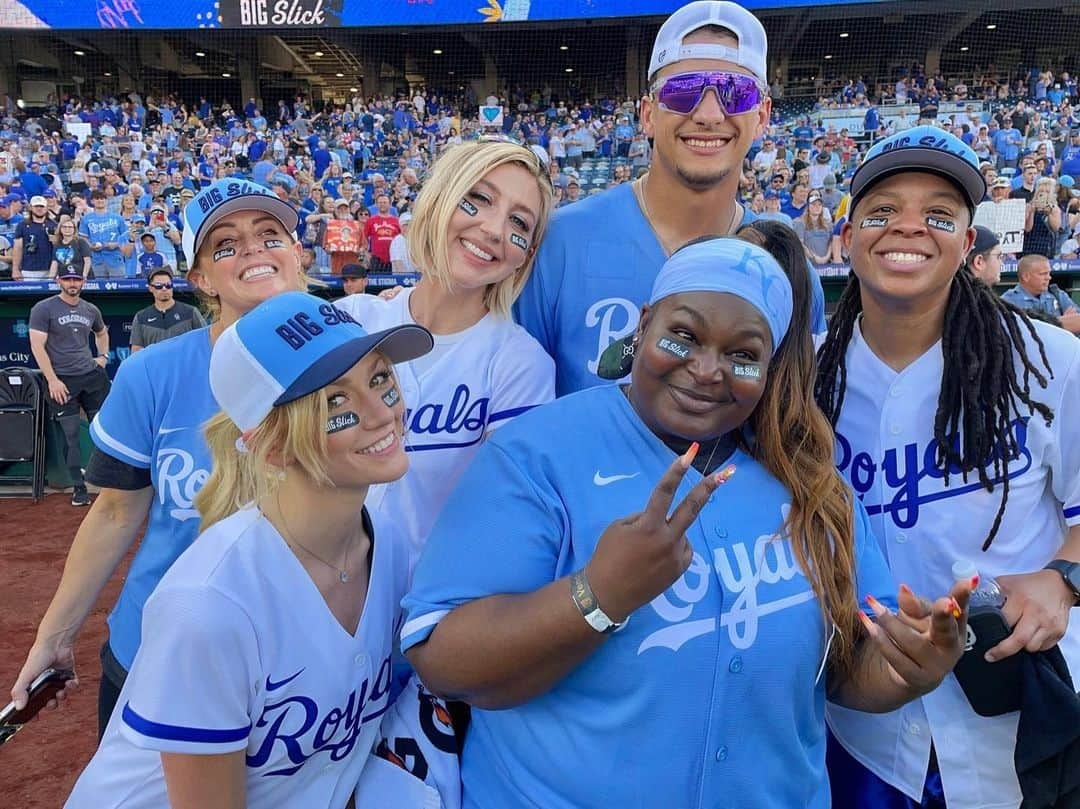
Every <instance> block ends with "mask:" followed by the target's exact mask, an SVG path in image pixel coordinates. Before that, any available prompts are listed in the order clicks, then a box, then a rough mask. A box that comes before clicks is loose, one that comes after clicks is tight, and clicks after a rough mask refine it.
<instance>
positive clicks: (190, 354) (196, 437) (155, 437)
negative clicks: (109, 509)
mask: <svg viewBox="0 0 1080 809" xmlns="http://www.w3.org/2000/svg"><path fill="white" fill-rule="evenodd" d="M217 411H218V406H217V402H215V401H214V397H213V394H211V392H210V334H209V330H208V329H198V330H196V331H192V332H188V333H187V334H182V335H180V336H178V337H173V338H171V339H169V340H165V341H164V342H161V343H158V344H157V345H152V346H150V347H149V348H146V349H144V350H143V351H139V352H137V353H135V354H132V355H131V356H130V357H129V358H128V359H126V360H125V361H124V364H123V365H121V366H120V371H119V372H118V373H117V375H116V379H115V380H114V381H113V386H112V390H111V391H110V392H109V397H108V398H107V399H106V400H105V404H104V405H103V406H102V408H101V410H100V411H98V414H97V416H96V417H95V418H94V422H93V424H91V425H90V435H91V437H92V438H93V439H94V443H95V444H96V445H97V447H98V449H100V450H101V451H102V452H104V453H105V454H106V455H111V456H112V457H114V458H118V459H120V460H121V461H123V462H124V463H127V464H130V465H132V466H135V467H139V468H140V469H149V470H150V478H151V480H152V481H153V485H154V500H153V502H152V503H151V505H150V521H149V523H148V524H147V526H146V534H145V536H144V537H143V540H142V542H141V543H140V545H139V549H138V551H137V552H136V554H135V558H134V559H132V561H131V567H130V568H129V570H128V575H127V578H126V579H125V580H124V587H123V589H122V590H121V591H120V599H119V600H118V601H117V602H116V606H115V607H113V611H112V612H111V613H110V614H109V646H110V647H111V648H112V651H113V654H115V655H116V659H117V660H119V661H120V664H121V665H123V666H124V668H127V669H130V668H131V663H132V661H133V660H134V659H135V652H136V651H137V650H138V648H139V635H140V625H141V623H142V609H143V605H144V604H145V603H146V599H147V597H148V596H149V595H150V593H151V592H153V590H154V588H155V587H157V584H158V582H159V581H161V577H162V576H163V575H164V574H165V571H166V570H168V569H169V566H170V565H172V563H173V562H175V561H176V558H177V557H178V556H179V555H180V554H181V553H182V552H183V551H184V549H185V548H187V547H188V545H190V544H191V543H192V541H194V539H195V536H196V534H197V533H198V530H199V514H198V512H197V511H196V510H195V505H194V500H195V493H196V492H198V490H199V489H200V488H201V487H202V485H203V484H204V483H205V482H206V479H207V478H208V477H210V451H209V450H208V449H207V447H206V443H205V441H204V440H203V435H202V425H203V424H204V423H205V422H206V421H207V419H209V418H210V417H211V416H213V415H214V414H215V413H217Z"/></svg>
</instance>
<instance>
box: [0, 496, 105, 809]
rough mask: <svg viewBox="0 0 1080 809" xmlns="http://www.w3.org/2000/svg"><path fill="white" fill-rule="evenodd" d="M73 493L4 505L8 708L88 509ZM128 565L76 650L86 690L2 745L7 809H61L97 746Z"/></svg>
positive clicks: (1, 796)
mask: <svg viewBox="0 0 1080 809" xmlns="http://www.w3.org/2000/svg"><path fill="white" fill-rule="evenodd" d="M70 499H71V495H70V494H54V495H49V496H47V497H45V498H44V499H43V500H41V502H39V503H38V504H37V505H35V504H34V503H32V502H31V501H30V500H29V499H27V500H0V560H2V567H0V569H2V570H3V577H2V585H3V586H2V587H0V653H2V655H0V703H2V704H7V702H8V700H9V699H10V696H9V692H10V690H11V686H12V683H14V681H15V675H16V674H18V670H19V668H20V667H21V666H22V663H23V660H24V659H25V657H26V652H27V650H28V649H29V648H30V644H31V642H32V641H33V639H34V633H35V632H36V630H37V623H38V620H40V618H41V616H42V615H43V614H44V612H45V607H46V606H48V603H49V600H50V599H51V598H52V594H53V591H54V590H55V589H56V585H57V583H58V582H59V581H60V573H61V571H62V570H63V566H64V559H65V557H66V556H67V551H68V547H69V546H70V545H71V540H72V538H73V537H74V536H75V530H76V529H77V528H78V526H79V523H80V522H81V521H82V518H83V517H84V516H85V515H86V509H85V508H73V507H72V506H71V505H70ZM126 569H127V561H126V560H125V562H124V564H123V566H122V568H121V570H119V571H117V573H116V575H114V576H113V578H112V581H110V582H109V584H108V586H107V587H106V588H105V591H104V592H103V593H102V595H101V598H100V599H99V600H98V603H97V605H95V607H94V610H93V612H91V614H90V616H89V617H88V618H87V620H86V623H85V624H84V626H83V630H82V633H81V634H80V636H79V639H78V643H77V646H76V652H75V663H76V670H77V671H78V674H79V681H80V687H79V689H78V690H77V691H76V692H75V694H74V696H73V697H72V698H71V699H69V700H67V702H66V703H65V705H64V706H63V707H61V708H60V709H59V710H56V711H49V710H45V711H43V712H42V713H41V715H40V716H39V717H38V719H37V720H35V721H34V722H32V723H30V724H29V725H27V726H26V727H25V728H23V730H21V731H20V732H19V733H18V734H16V735H15V737H14V738H12V739H11V740H10V741H8V743H7V744H5V745H4V746H3V747H0V805H2V806H4V807H10V809H56V807H59V806H62V805H63V803H64V800H65V799H66V798H67V795H68V793H69V792H70V791H71V787H72V785H73V784H74V783H75V779H76V778H78V776H79V773H80V772H82V769H83V767H84V766H85V765H86V762H87V761H89V760H90V756H91V755H92V754H93V752H94V748H95V747H96V746H97V688H98V679H99V677H100V675H101V666H100V664H99V663H98V652H99V650H100V649H101V644H102V643H103V641H104V638H105V631H106V628H105V616H106V614H107V613H108V610H109V609H110V608H111V607H112V605H113V603H114V602H115V601H116V597H117V594H118V593H119V591H120V584H121V582H122V581H123V574H124V572H125V571H126Z"/></svg>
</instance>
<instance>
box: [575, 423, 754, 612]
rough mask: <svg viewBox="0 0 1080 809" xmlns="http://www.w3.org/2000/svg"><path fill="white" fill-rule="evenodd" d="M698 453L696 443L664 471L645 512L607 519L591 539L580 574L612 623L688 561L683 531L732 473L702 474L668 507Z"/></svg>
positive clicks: (670, 579)
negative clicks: (590, 552)
mask: <svg viewBox="0 0 1080 809" xmlns="http://www.w3.org/2000/svg"><path fill="white" fill-rule="evenodd" d="M697 451H698V444H697V443H696V442H695V443H694V444H691V446H690V449H688V450H687V451H686V453H685V454H683V455H681V456H679V457H678V458H676V459H675V462H674V463H673V464H672V465H671V467H670V468H669V469H668V470H667V472H665V473H664V476H663V477H662V478H661V479H660V482H659V483H658V484H657V485H656V488H655V489H654V490H653V493H652V496H651V497H650V498H649V502H648V504H647V505H646V506H645V510H644V511H642V512H639V513H637V514H632V515H630V516H629V517H625V518H623V519H621V520H616V521H615V522H613V523H611V525H609V526H608V527H607V529H606V530H605V531H604V533H603V534H601V536H600V539H599V540H598V541H597V543H596V550H595V551H594V552H593V556H592V559H590V560H589V563H588V564H587V565H586V566H585V575H586V577H587V578H588V580H589V584H590V586H591V587H592V589H593V592H594V593H595V594H596V599H597V601H598V602H599V604H600V608H601V609H603V611H604V612H605V613H606V614H607V615H608V617H610V618H611V619H612V620H613V621H616V622H619V623H621V622H622V621H624V620H626V618H627V616H629V615H630V613H631V612H633V611H634V610H636V609H637V608H638V607H640V606H641V605H643V604H647V603H648V602H650V601H652V600H653V599H654V598H656V597H657V596H658V595H660V594H661V593H662V592H664V591H665V590H666V589H667V588H668V587H670V586H671V585H672V584H674V583H675V581H676V580H677V579H678V578H679V577H680V576H681V575H682V574H683V573H684V572H685V571H686V569H687V568H688V567H689V566H690V563H691V561H693V558H694V551H693V549H692V548H691V547H690V542H689V540H687V538H686V530H687V529H688V528H689V527H690V525H691V524H692V523H693V522H694V520H696V519H697V516H698V514H700V513H701V510H702V509H703V508H704V507H705V504H706V503H707V502H708V501H709V498H710V497H711V496H712V493H713V492H714V491H716V489H717V487H718V486H720V485H721V484H723V483H724V482H725V481H726V480H728V478H730V477H731V476H732V475H733V474H735V467H734V466H728V467H727V468H725V469H723V470H721V471H719V472H715V473H713V474H711V475H707V476H705V477H704V478H702V480H701V482H700V483H698V484H697V485H696V486H695V487H694V488H693V489H691V490H690V492H689V494H687V495H686V497H684V498H683V500H682V501H681V502H680V503H679V504H678V505H676V506H675V508H674V510H672V503H673V502H674V500H675V494H676V492H677V491H678V489H679V484H680V483H681V482H682V479H683V476H684V475H686V470H687V469H689V468H690V465H691V464H692V463H693V460H694V456H695V455H697Z"/></svg>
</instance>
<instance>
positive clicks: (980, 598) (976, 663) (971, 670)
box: [952, 560, 1023, 716]
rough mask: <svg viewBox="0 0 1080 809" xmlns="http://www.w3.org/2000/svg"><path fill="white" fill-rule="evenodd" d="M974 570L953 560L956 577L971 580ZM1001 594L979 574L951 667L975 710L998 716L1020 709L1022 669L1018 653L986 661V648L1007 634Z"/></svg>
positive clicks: (954, 576) (969, 565) (971, 564)
mask: <svg viewBox="0 0 1080 809" xmlns="http://www.w3.org/2000/svg"><path fill="white" fill-rule="evenodd" d="M977 573H978V571H977V570H976V568H975V565H974V564H973V563H972V562H969V561H966V560H965V561H959V562H956V563H955V564H953V566H952V574H953V578H954V579H956V580H957V581H971V579H972V577H973V576H975V575H976V574H977ZM1004 604H1005V594H1004V593H1003V592H1002V591H1001V587H1000V586H999V585H998V583H997V582H996V581H995V580H994V579H993V577H992V576H985V577H982V576H980V577H979V586H978V587H976V588H975V589H974V590H972V592H971V598H970V599H969V600H968V620H967V638H966V639H965V642H964V653H963V655H961V657H960V660H959V661H958V662H957V664H956V667H955V668H954V669H953V674H955V675H956V679H957V681H958V682H959V683H960V687H961V688H962V689H963V691H964V695H965V696H966V697H967V699H968V702H969V703H971V707H972V708H973V709H974V711H975V713H977V714H979V715H980V716H1000V715H1001V714H1003V713H1009V712H1011V711H1017V710H1019V709H1020V700H1021V681H1022V677H1023V669H1022V665H1021V657H1020V655H1011V656H1009V657H1006V658H1004V659H1001V660H999V661H997V662H995V663H991V662H989V661H987V660H986V659H985V657H984V655H985V654H986V652H987V651H988V650H990V649H991V648H993V647H995V646H997V645H998V644H999V643H1001V642H1002V641H1003V640H1005V638H1007V637H1008V636H1009V634H1010V633H1011V632H1012V630H1011V629H1010V628H1009V624H1008V621H1007V620H1006V619H1005V614H1004V612H1002V609H1001V608H1002V606H1004Z"/></svg>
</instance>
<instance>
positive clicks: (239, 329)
mask: <svg viewBox="0 0 1080 809" xmlns="http://www.w3.org/2000/svg"><path fill="white" fill-rule="evenodd" d="M433 346H434V340H433V339H432V336H431V333H430V332H429V331H428V330H427V329H425V328H424V327H423V326H418V325H416V324H405V325H401V326H395V327H393V328H390V329H384V330H382V331H377V332H373V333H371V334H369V333H368V332H367V331H365V330H364V328H363V327H362V326H361V325H360V324H359V323H357V322H356V321H355V320H354V319H353V317H352V316H351V315H350V314H349V313H348V312H345V311H342V310H341V309H338V308H337V307H336V306H334V305H333V304H332V303H330V302H329V301H326V300H323V299H322V298H318V297H316V296H314V295H309V294H307V293H306V292H282V293H280V294H278V295H275V296H274V297H272V298H270V299H268V300H266V301H264V302H263V303H261V304H259V305H258V306H257V307H255V308H254V309H252V310H251V311H250V312H248V313H247V314H246V315H244V316H243V317H241V318H240V319H239V320H238V321H236V322H235V323H233V324H232V325H231V326H229V327H228V328H227V329H225V331H224V332H222V334H221V337H219V338H218V339H217V341H216V342H215V343H214V349H213V351H212V352H211V355H210V390H211V391H212V392H213V394H214V398H215V399H216V400H217V403H218V405H220V406H221V409H222V410H224V411H225V414H226V415H227V416H228V417H229V418H230V419H232V421H233V423H234V424H235V425H236V426H237V427H238V428H240V432H241V433H246V432H248V431H249V430H253V429H254V428H256V427H258V426H259V425H260V424H261V423H262V421H263V419H265V418H266V417H267V415H269V413H270V411H271V410H273V409H274V408H275V407H279V406H280V405H284V404H288V403H289V402H292V401H295V400H296V399H299V398H301V397H303V396H306V395H307V394H309V393H314V392H315V391H317V390H319V389H320V388H323V387H325V386H326V385H329V384H330V383H331V382H333V381H334V380H335V379H338V378H339V377H341V376H342V375H344V374H345V373H346V372H347V371H348V370H349V369H350V368H352V367H353V366H354V365H356V363H358V362H359V361H360V360H361V359H363V358H364V357H365V356H367V355H368V354H369V353H370V352H372V351H374V350H376V349H378V350H379V351H381V352H382V353H383V354H385V355H386V357H387V359H389V360H390V362H392V363H399V362H408V361H409V360H412V359H416V358H417V357H420V356H423V355H424V354H426V353H428V352H429V351H430V350H431V349H432V347H433Z"/></svg>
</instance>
